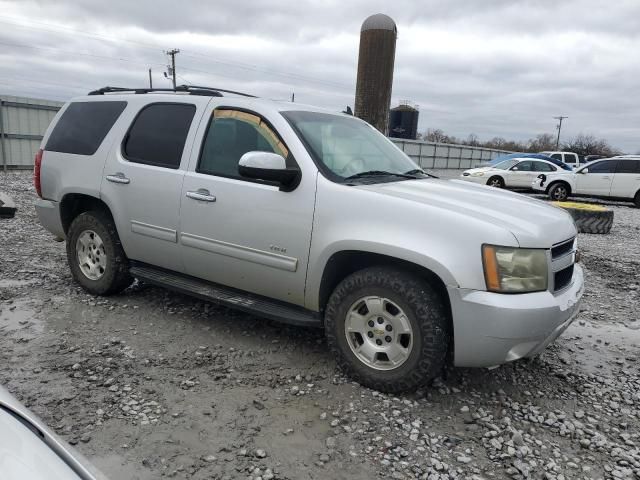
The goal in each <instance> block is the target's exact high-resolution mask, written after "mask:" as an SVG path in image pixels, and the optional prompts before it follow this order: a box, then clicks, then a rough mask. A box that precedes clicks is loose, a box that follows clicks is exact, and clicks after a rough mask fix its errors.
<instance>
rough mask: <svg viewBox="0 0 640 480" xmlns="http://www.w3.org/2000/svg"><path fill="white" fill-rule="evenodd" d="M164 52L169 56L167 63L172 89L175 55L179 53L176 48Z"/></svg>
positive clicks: (174, 86)
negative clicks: (169, 59)
mask: <svg viewBox="0 0 640 480" xmlns="http://www.w3.org/2000/svg"><path fill="white" fill-rule="evenodd" d="M164 53H166V54H167V55H169V56H170V57H171V65H169V76H171V77H172V80H173V89H174V90H175V89H176V55H177V54H178V53H180V50H178V49H177V48H174V49H171V50H169V51H168V52H164ZM164 76H165V77H166V76H167V74H166V73H165V74H164Z"/></svg>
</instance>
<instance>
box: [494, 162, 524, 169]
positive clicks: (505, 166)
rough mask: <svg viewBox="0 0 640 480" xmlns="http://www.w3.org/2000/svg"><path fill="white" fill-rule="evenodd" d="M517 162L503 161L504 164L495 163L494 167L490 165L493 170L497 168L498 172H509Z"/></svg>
mask: <svg viewBox="0 0 640 480" xmlns="http://www.w3.org/2000/svg"><path fill="white" fill-rule="evenodd" d="M519 161H520V160H505V161H504V162H500V163H496V164H495V165H492V167H493V168H498V169H500V170H509V169H510V168H511V167H513V166H514V165H515V164H516V163H518V162H519Z"/></svg>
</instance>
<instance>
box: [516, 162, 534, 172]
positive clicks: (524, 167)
mask: <svg viewBox="0 0 640 480" xmlns="http://www.w3.org/2000/svg"><path fill="white" fill-rule="evenodd" d="M511 170H515V171H517V172H531V171H533V165H532V162H529V161H526V162H520V163H518V164H517V165H515V166H514V167H513V168H512V169H511Z"/></svg>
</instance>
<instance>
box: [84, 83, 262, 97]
mask: <svg viewBox="0 0 640 480" xmlns="http://www.w3.org/2000/svg"><path fill="white" fill-rule="evenodd" d="M126 92H131V93H135V94H144V93H152V92H168V93H178V92H184V93H188V94H190V95H204V96H211V97H222V93H221V92H224V93H230V94H232V95H241V96H243V97H251V98H256V96H255V95H249V94H248V93H242V92H236V91H233V90H225V89H223V88H212V87H201V86H197V85H178V86H177V87H176V88H175V89H174V88H126V87H102V88H99V89H98V90H93V91H91V92H89V95H104V94H105V93H126Z"/></svg>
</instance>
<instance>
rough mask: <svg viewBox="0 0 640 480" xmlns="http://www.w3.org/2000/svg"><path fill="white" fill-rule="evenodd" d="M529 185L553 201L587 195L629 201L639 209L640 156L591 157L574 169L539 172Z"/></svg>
mask: <svg viewBox="0 0 640 480" xmlns="http://www.w3.org/2000/svg"><path fill="white" fill-rule="evenodd" d="M531 187H532V188H533V189H534V190H536V191H539V192H545V193H546V194H548V195H549V198H551V199H552V200H557V201H563V200H566V199H567V198H568V197H570V196H589V197H599V198H611V199H615V200H626V201H632V202H634V203H635V204H636V207H638V208H640V155H625V156H619V157H612V158H605V159H602V160H595V161H594V162H591V163H589V164H587V165H585V166H584V167H581V168H579V169H578V170H576V171H575V172H554V173H548V174H547V173H545V174H541V175H539V177H538V178H537V179H536V180H535V181H534V182H533V184H532V186H531Z"/></svg>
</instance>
